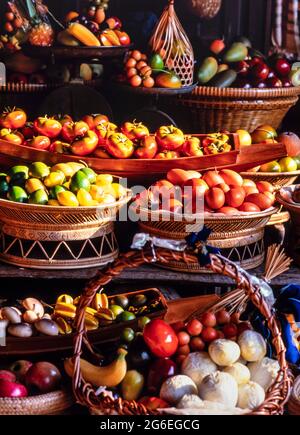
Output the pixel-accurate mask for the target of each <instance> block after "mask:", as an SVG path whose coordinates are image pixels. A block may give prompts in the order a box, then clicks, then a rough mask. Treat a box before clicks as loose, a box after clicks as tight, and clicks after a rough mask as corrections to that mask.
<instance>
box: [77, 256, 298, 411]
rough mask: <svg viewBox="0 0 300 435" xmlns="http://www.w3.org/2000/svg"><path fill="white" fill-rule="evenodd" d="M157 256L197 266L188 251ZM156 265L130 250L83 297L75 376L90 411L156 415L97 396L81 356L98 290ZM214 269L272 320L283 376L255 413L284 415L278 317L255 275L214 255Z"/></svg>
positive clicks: (287, 380) (286, 384)
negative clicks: (129, 272) (130, 270)
mask: <svg viewBox="0 0 300 435" xmlns="http://www.w3.org/2000/svg"><path fill="white" fill-rule="evenodd" d="M156 257H157V259H158V260H159V261H160V262H161V263H169V262H170V261H171V260H173V259H175V260H181V261H185V262H186V263H195V262H196V261H197V260H196V257H195V256H194V255H193V254H189V253H186V252H183V253H178V252H173V251H168V250H165V249H157V250H156ZM152 262H153V252H152V249H145V250H143V251H138V252H137V251H130V252H128V253H127V254H124V255H122V256H121V257H120V258H119V259H118V260H117V261H116V262H115V263H114V265H113V266H111V267H108V268H106V269H105V270H104V271H102V272H100V273H99V274H98V276H97V277H96V278H94V279H93V280H92V281H90V283H89V284H88V285H87V286H86V287H85V289H84V292H83V295H82V297H81V299H80V303H79V307H78V310H77V315H76V319H75V325H76V331H77V332H76V339H75V342H74V343H75V344H74V356H73V361H74V375H73V391H74V394H75V397H76V399H77V401H78V403H80V404H81V405H84V406H87V407H88V408H94V409H96V410H97V411H99V412H103V413H106V414H109V413H112V412H115V413H117V414H120V415H139V414H142V415H145V414H154V413H155V412H154V411H150V410H147V408H146V407H145V406H144V405H142V404H140V403H138V402H135V401H125V400H122V399H121V398H119V399H117V400H113V399H112V398H110V397H105V398H101V397H99V396H97V395H96V393H95V390H94V389H93V387H92V386H91V385H90V384H88V383H86V382H85V380H84V379H83V377H82V374H81V370H80V356H81V353H82V350H83V349H82V346H83V343H84V342H85V340H86V338H87V337H86V333H85V329H84V316H85V309H86V307H88V306H89V304H90V302H91V301H92V299H93V297H94V295H95V294H96V292H97V291H98V289H99V288H100V287H102V286H105V285H107V284H108V283H109V282H110V281H111V280H112V279H113V278H114V277H115V276H117V275H119V274H120V273H121V272H122V271H123V270H124V269H125V268H126V267H129V268H136V267H138V266H140V265H141V264H144V263H152ZM211 268H212V269H213V271H214V272H216V273H219V274H222V275H226V276H229V277H230V278H232V279H233V280H234V281H235V282H236V283H237V285H238V288H239V289H241V290H243V291H244V293H245V296H247V298H249V299H250V300H251V301H252V302H253V304H254V305H255V306H256V307H257V309H258V310H259V311H260V312H261V314H263V316H264V317H265V318H266V319H267V321H268V327H269V329H270V331H271V334H272V337H273V344H274V347H275V349H276V352H277V358H278V362H279V364H280V368H281V370H280V373H279V376H278V378H277V379H276V382H275V383H274V384H273V385H272V387H271V388H270V390H269V391H268V393H267V395H266V400H265V401H264V403H263V404H262V405H261V406H260V407H259V408H258V409H255V410H254V411H253V412H252V414H255V415H272V414H281V413H282V411H283V406H284V404H285V403H286V401H287V399H288V397H289V393H290V388H291V377H290V372H289V368H288V365H287V362H286V359H285V347H284V344H283V341H282V337H281V334H280V330H279V325H278V323H277V320H276V318H275V316H274V313H273V312H272V311H271V310H270V308H269V306H268V305H267V303H266V302H265V300H264V298H263V297H262V295H261V293H260V288H259V286H258V285H256V284H254V283H253V282H252V280H251V276H250V275H249V274H247V273H246V272H245V271H243V270H242V269H239V268H238V267H237V266H236V265H235V264H234V263H232V262H229V261H228V260H227V259H225V258H223V257H221V256H215V255H212V256H211Z"/></svg>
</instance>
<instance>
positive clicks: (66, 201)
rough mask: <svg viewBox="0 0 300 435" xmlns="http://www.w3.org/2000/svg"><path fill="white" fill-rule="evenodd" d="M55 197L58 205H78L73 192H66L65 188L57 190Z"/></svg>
mask: <svg viewBox="0 0 300 435" xmlns="http://www.w3.org/2000/svg"><path fill="white" fill-rule="evenodd" d="M57 199H58V202H59V203H60V205H63V206H65V207H78V206H79V202H78V199H77V198H76V196H75V195H74V193H72V192H68V191H67V190H66V191H65V192H59V193H58V194H57Z"/></svg>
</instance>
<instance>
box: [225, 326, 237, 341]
mask: <svg viewBox="0 0 300 435" xmlns="http://www.w3.org/2000/svg"><path fill="white" fill-rule="evenodd" d="M237 332H238V329H237V326H236V325H235V324H234V323H228V324H227V325H225V326H223V333H224V335H225V337H226V338H233V337H236V335H237Z"/></svg>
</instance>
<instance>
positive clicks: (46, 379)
mask: <svg viewBox="0 0 300 435" xmlns="http://www.w3.org/2000/svg"><path fill="white" fill-rule="evenodd" d="M60 382H61V374H60V371H59V370H58V368H57V367H56V366H55V365H53V364H51V363H49V362H37V363H35V364H33V365H32V366H31V367H30V368H29V369H28V370H27V372H26V374H25V384H26V386H27V387H28V388H29V389H30V390H31V391H37V392H39V393H49V392H50V391H55V390H56V389H57V388H58V387H59V385H60Z"/></svg>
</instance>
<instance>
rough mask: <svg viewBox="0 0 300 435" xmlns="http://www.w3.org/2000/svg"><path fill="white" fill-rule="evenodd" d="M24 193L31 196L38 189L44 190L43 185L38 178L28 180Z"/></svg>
mask: <svg viewBox="0 0 300 435" xmlns="http://www.w3.org/2000/svg"><path fill="white" fill-rule="evenodd" d="M25 189H26V192H27V193H29V194H31V193H33V192H35V191H36V190H39V189H45V186H44V184H43V183H42V182H41V180H39V179H38V178H30V179H29V180H27V181H26V183H25Z"/></svg>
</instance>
